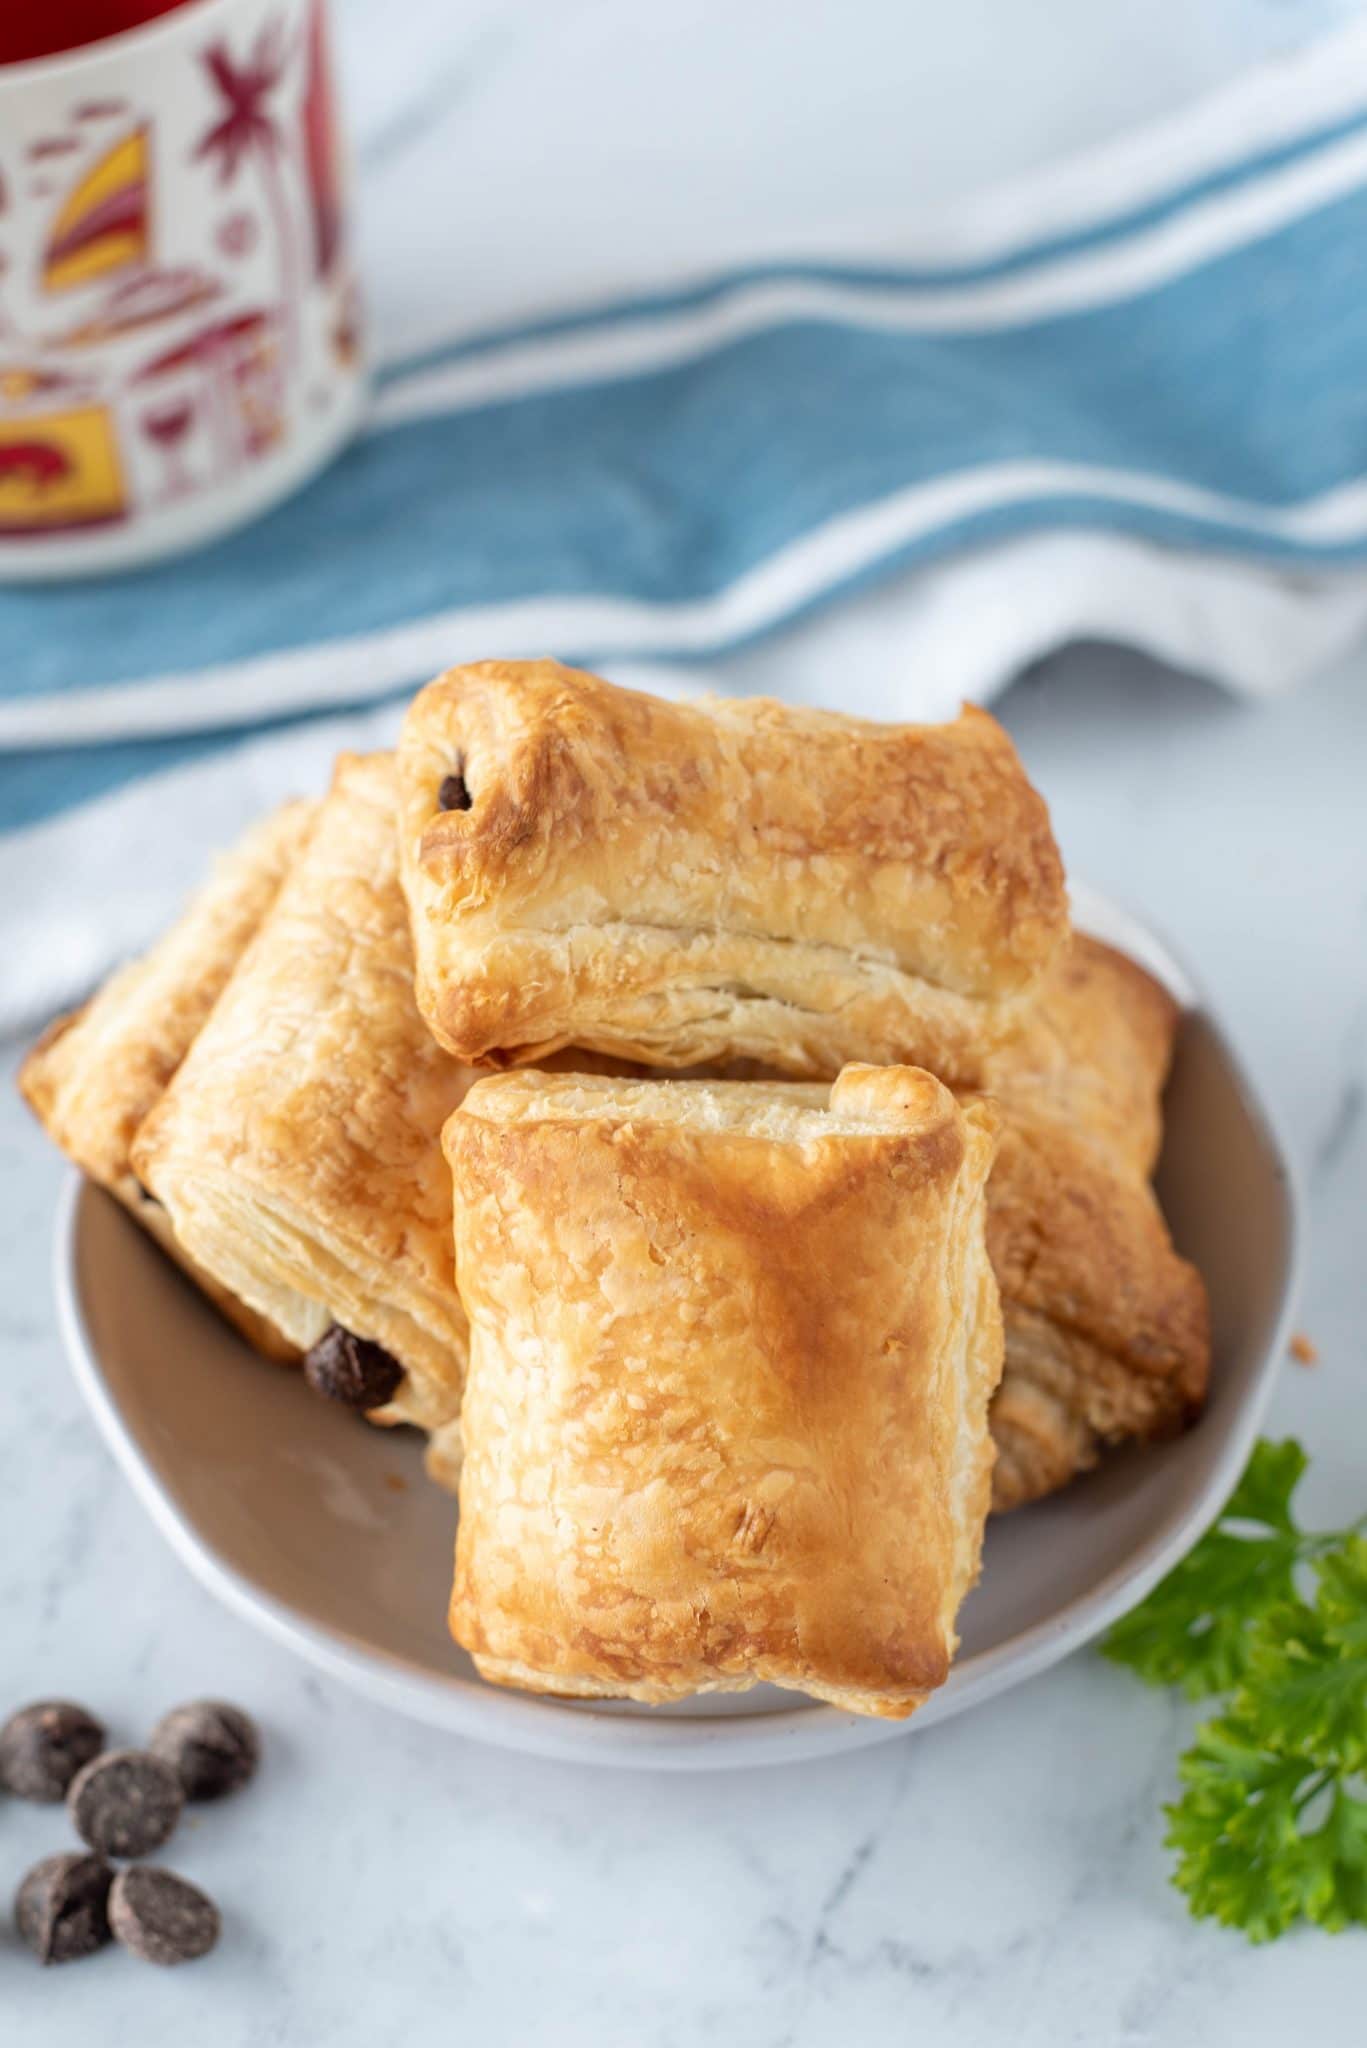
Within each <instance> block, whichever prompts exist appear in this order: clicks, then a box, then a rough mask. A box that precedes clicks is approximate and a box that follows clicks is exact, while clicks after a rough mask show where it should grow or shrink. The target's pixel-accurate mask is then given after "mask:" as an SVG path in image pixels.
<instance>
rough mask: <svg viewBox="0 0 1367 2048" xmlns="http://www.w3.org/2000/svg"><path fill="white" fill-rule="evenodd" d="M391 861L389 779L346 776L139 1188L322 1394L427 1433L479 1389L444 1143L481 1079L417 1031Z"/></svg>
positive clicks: (227, 1002) (143, 1166)
mask: <svg viewBox="0 0 1367 2048" xmlns="http://www.w3.org/2000/svg"><path fill="white" fill-rule="evenodd" d="M395 854H396V848H395V831H394V778H393V763H392V758H391V757H390V756H389V755H387V754H376V755H369V756H364V757H361V756H356V755H346V754H344V755H343V756H342V757H341V758H340V760H339V762H338V764H337V769H336V774H335V776H334V780H333V785H332V789H331V791H330V793H329V795H328V796H327V797H326V798H325V800H324V801H323V803H322V804H321V805H320V806H319V809H318V816H317V821H316V824H315V827H314V830H313V833H312V836H311V837H310V840H309V843H308V846H307V847H306V849H305V851H304V852H303V854H302V855H301V857H300V859H299V860H298V861H297V862H296V864H295V866H294V868H293V869H292V870H291V872H290V875H289V877H288V879H287V880H286V882H285V885H284V887H283V888H282V889H281V891H280V894H279V896H278V898H277V899H276V902H275V904H274V906H273V908H272V910H271V913H270V916H269V917H268V919H267V920H266V922H265V924H264V925H263V926H262V929H261V931H260V933H259V934H258V937H257V940H256V943H255V944H254V946H253V947H252V950H251V953H250V955H249V957H248V958H247V959H246V960H244V962H243V963H242V967H241V970H240V972H239V973H238V974H236V975H235V976H234V977H233V980H232V981H231V983H230V984H229V986H228V988H227V989H226V990H225V991H224V993H223V995H222V997H221V998H220V1000H219V1002H218V1003H217V1005H216V1006H215V1008H214V1011H213V1014H212V1016H211V1017H210V1018H209V1021H208V1023H207V1024H206V1025H205V1027H204V1029H203V1030H202V1031H201V1032H200V1034H199V1036H198V1038H197V1039H196V1040H195V1043H194V1045H193V1046H192V1047H191V1049H190V1053H189V1055H188V1057H187V1058H186V1060H185V1062H184V1064H183V1065H182V1067H181V1069H180V1071H179V1073H178V1074H177V1075H176V1078H175V1080H174V1081H173V1082H172V1084H171V1086H170V1087H169V1088H168V1089H167V1091H166V1093H165V1095H164V1096H163V1097H162V1100H161V1101H160V1103H159V1104H158V1105H157V1108H156V1109H155V1110H154V1111H153V1113H152V1115H151V1116H150V1117H149V1118H148V1120H147V1122H146V1123H145V1124H144V1125H143V1126H142V1129H141V1131H140V1132H139V1133H138V1136H137V1139H136V1141H135V1144H134V1148H133V1167H134V1171H135V1172H136V1173H137V1175H138V1177H139V1178H140V1179H141V1180H142V1181H143V1182H144V1183H145V1185H146V1186H147V1187H149V1188H150V1189H151V1191H152V1193H153V1194H154V1195H155V1196H156V1197H157V1199H158V1200H159V1201H160V1202H162V1203H164V1205H165V1207H166V1209H167V1211H168V1212H169V1214H170V1216H171V1220H172V1222H173V1224H174V1227H175V1231H176V1235H177V1237H178V1238H179V1239H180V1241H181V1243H182V1244H183V1245H185V1247H186V1248H187V1249H188V1251H189V1252H190V1253H191V1255H192V1256H193V1257H194V1258H195V1259H196V1260H197V1261H198V1262H199V1264H200V1265H201V1266H203V1267H204V1268H205V1269H206V1271H208V1272H209V1273H211V1274H213V1275H214V1276H215V1278H216V1279H217V1280H218V1281H219V1282H220V1283H221V1284H222V1285H223V1286H226V1287H228V1288H231V1290H232V1291H233V1293H234V1294H236V1295H238V1296H240V1297H241V1299H242V1300H243V1301H246V1302H249V1303H250V1304H251V1305H252V1307H253V1308H255V1309H257V1310H258V1311H259V1312H260V1313H261V1314H263V1315H265V1316H268V1317H269V1318H270V1320H271V1321H272V1322H273V1323H274V1324H275V1325H276V1326H277V1327H278V1328H280V1329H281V1330H284V1331H285V1332H286V1333H287V1335H288V1336H289V1338H290V1339H291V1341H292V1342H293V1343H295V1344H296V1345H298V1347H299V1349H300V1350H301V1351H303V1352H305V1353H306V1354H308V1355H307V1357H306V1359H305V1369H306V1371H307V1372H308V1374H309V1377H310V1380H311V1381H312V1382H313V1384H314V1385H315V1386H317V1387H318V1388H319V1389H320V1390H322V1391H327V1392H330V1393H334V1394H336V1395H338V1396H339V1397H340V1398H342V1399H345V1400H348V1401H350V1402H351V1403H352V1404H353V1405H354V1406H356V1407H357V1408H360V1409H363V1410H365V1411H366V1412H368V1413H371V1414H373V1415H374V1416H375V1417H376V1419H378V1420H381V1421H413V1422H418V1423H421V1424H422V1425H424V1426H425V1427H429V1428H431V1427H436V1426H438V1425H440V1424H442V1423H444V1422H447V1421H449V1420H450V1419H451V1418H452V1417H453V1416H454V1414H455V1413H456V1411H457V1410H458V1408H459V1405H460V1393H461V1385H462V1381H463V1378H464V1371H465V1348H466V1330H465V1317H464V1314H463V1312H462V1310H461V1306H460V1302H459V1299H458V1297H457V1295H456V1290H455V1281H454V1276H453V1273H452V1253H451V1192H450V1181H449V1177H448V1175H447V1172H446V1169H445V1166H444V1164H443V1161H442V1156H441V1145H440V1132H441V1127H442V1124H443V1122H444V1120H445V1118H446V1117H447V1116H448V1115H449V1114H450V1112H451V1110H453V1109H454V1108H455V1106H456V1104H457V1103H458V1102H459V1101H460V1099H461V1096H462V1095H463V1094H464V1092H465V1090H466V1088H467V1087H468V1086H469V1083H470V1080H471V1078H472V1077H471V1075H470V1074H469V1073H468V1072H467V1071H466V1070H465V1069H464V1068H462V1067H460V1066H458V1065H457V1063H456V1062H455V1061H454V1060H452V1059H450V1058H449V1057H448V1056H447V1055H446V1054H445V1053H444V1052H442V1050H441V1049H440V1047H439V1046H437V1045H436V1044H435V1043H434V1041H433V1039H432V1037H431V1035H430V1034H429V1032H428V1031H427V1028H426V1026H425V1025H424V1024H423V1021H422V1019H421V1017H420V1016H419V1015H418V1011H417V1006H416V1004H415V1002H414V999H413V969H412V958H411V950H410V942H409V936H408V924H407V919H406V917H405V915H404V908H403V899H402V896H401V894H400V891H399V883H398V876H397V872H396V859H395Z"/></svg>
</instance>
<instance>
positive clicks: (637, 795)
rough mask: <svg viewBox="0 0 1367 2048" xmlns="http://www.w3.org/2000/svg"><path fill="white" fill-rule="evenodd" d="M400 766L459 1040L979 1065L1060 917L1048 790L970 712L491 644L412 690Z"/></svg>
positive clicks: (961, 1068)
mask: <svg viewBox="0 0 1367 2048" xmlns="http://www.w3.org/2000/svg"><path fill="white" fill-rule="evenodd" d="M399 770H400V790H401V798H400V803H401V863H402V873H403V882H404V888H405V891H406V894H407V897H408V903H409V908H410V911H411V914H412V921H413V934H414V944H415V951H416V956H417V985H418V1001H419V1004H420V1007H421V1009H422V1011H423V1014H424V1016H425V1017H426V1018H427V1020H428V1022H429V1024H430V1025H431V1027H432V1029H433V1031H434V1032H435V1034H436V1035H437V1037H438V1038H439V1039H440V1040H441V1042H442V1043H443V1044H444V1045H445V1046H446V1047H447V1048H448V1049H449V1050H450V1051H451V1052H452V1053H453V1054H454V1055H456V1056H457V1057H459V1058H461V1059H463V1060H470V1061H475V1062H483V1063H486V1064H490V1065H499V1066H504V1065H511V1064H518V1063H528V1064H534V1063H536V1062H537V1061H539V1060H540V1059H541V1058H542V1057H543V1056H544V1055H545V1054H546V1053H547V1052H549V1051H551V1050H553V1049H554V1048H556V1047H558V1046H564V1045H569V1044H571V1043H578V1044H581V1045H589V1046H593V1047H595V1048H597V1049H599V1050H600V1051H603V1052H605V1053H609V1054H614V1055H617V1056H619V1057H622V1058H626V1059H634V1060H640V1061H643V1062H645V1063H646V1064H647V1065H653V1066H659V1067H676V1068H677V1067H686V1066H691V1065H695V1064H699V1063H702V1062H709V1061H715V1060H733V1059H737V1058H743V1059H753V1060H758V1061H762V1062H764V1063H765V1064H766V1065H767V1066H769V1067H771V1068H777V1069H779V1070H781V1071H782V1072H784V1073H788V1074H794V1075H807V1076H815V1077H819V1078H829V1076H830V1075H831V1074H833V1073H835V1072H837V1071H838V1070H839V1068H840V1067H841V1066H842V1064H844V1063H845V1062H846V1061H849V1060H868V1061H872V1062H876V1063H887V1062H896V1061H908V1062H915V1063H917V1064H920V1065H923V1066H927V1067H931V1068H933V1069H934V1071H935V1072H936V1073H937V1074H940V1075H942V1076H943V1077H944V1078H946V1079H947V1080H950V1081H953V1082H956V1083H965V1084H968V1085H974V1084H975V1083H976V1082H977V1081H978V1080H979V1079H980V1078H981V1067H982V1056H983V1053H984V1051H985V1049H986V1048H987V1047H988V1046H989V1045H990V1044H991V1043H993V1042H994V1041H995V1040H997V1039H998V1038H1000V1037H1001V1036H1002V1035H1003V1034H1004V1033H1005V1032H1006V1031H1008V1030H1009V1028H1010V1024H1011V1020H1012V1017H1013V1015H1014V1013H1015V1010H1016V1008H1017V1007H1018V1005H1019V1002H1020V999H1021V998H1022V997H1024V996H1026V995H1028V993H1029V992H1030V991H1031V990H1032V989H1033V988H1034V987H1035V986H1036V985H1037V984H1038V982H1039V980H1040V978H1041V976H1042V975H1043V974H1044V973H1045V972H1046V971H1047V969H1048V968H1049V966H1050V964H1051V963H1052V961H1053V960H1054V959H1055V957H1056V956H1057V954H1058V953H1059V951H1060V949H1061V947H1062V945H1063V943H1064V940H1065V936H1066V930H1067V905H1066V899H1065V893H1064V884H1063V870H1062V866H1061V864H1060V861H1059V856H1058V849H1057V848H1056V846H1055V844H1054V840H1053V835H1052V833H1051V831H1050V828H1049V817H1048V812H1047V811H1046V809H1045V806H1044V803H1043V801H1042V799H1041V798H1040V797H1039V796H1038V794H1037V793H1036V791H1035V790H1034V789H1033V788H1032V787H1031V785H1030V783H1029V782H1028V781H1027V779H1026V777H1025V774H1024V771H1023V770H1022V768H1021V765H1020V762H1019V760H1018V759H1017V757H1016V753H1015V750H1014V748H1013V747H1012V745H1011V742H1010V740H1009V739H1008V738H1007V736H1006V734H1005V733H1004V732H1003V731H1002V729H1001V727H1000V726H999V725H998V724H997V723H996V721H995V720H994V719H992V718H990V717H989V716H988V715H987V713H986V712H982V711H974V710H967V711H965V712H964V713H963V715H962V716H961V717H960V718H958V719H956V720H955V721H954V722H953V723H952V724H948V725H924V726H918V725H878V724H873V723H871V722H869V721H867V720H863V719H856V718H848V717H844V716H842V715H840V714H838V713H835V712H827V711H806V710H798V709H793V708H790V707H788V706H784V705H781V704H776V703H772V702H769V701H767V700H761V699H755V700H736V699H729V698H721V697H714V698H709V699H706V700H703V701H700V702H694V703H679V704H676V703H667V702H665V701H663V700H661V699H659V698H655V697H650V696H644V695H641V694H638V693H637V692H635V691H630V690H621V689H616V688H614V687H613V686H612V685H611V684H609V683H605V682H602V681H600V680H599V679H598V678H597V677H596V676H591V675H585V674H583V673H581V672H579V671H577V670H573V669H567V668H562V667H561V666H560V665H559V664H558V663H555V662H549V661H541V662H485V663H481V664H479V665H477V666H474V667H470V668H459V669H452V670H451V671H450V672H449V673H448V674H446V675H444V676H442V677H440V678H439V679H438V680H437V681H436V682H434V683H431V684H429V685H428V687H427V688H426V689H425V690H423V691H421V692H420V693H419V695H418V696H417V698H416V699H415V700H414V702H413V704H412V705H411V706H410V708H409V712H408V715H407V718H406V720H405V723H404V730H403V737H402V741H401V744H400V749H399Z"/></svg>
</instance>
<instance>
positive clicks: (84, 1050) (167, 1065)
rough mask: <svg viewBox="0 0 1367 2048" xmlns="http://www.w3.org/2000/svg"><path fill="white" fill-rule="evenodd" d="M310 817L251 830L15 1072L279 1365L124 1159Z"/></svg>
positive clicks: (71, 1148) (292, 809)
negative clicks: (173, 917)
mask: <svg viewBox="0 0 1367 2048" xmlns="http://www.w3.org/2000/svg"><path fill="white" fill-rule="evenodd" d="M313 812H314V806H313V805H312V804H309V803H303V802H296V803H287V804H284V805H282V806H281V808H280V809H279V810H277V811H275V812H273V813H272V814H271V816H270V817H268V818H265V819H263V820H262V822H261V823H260V824H258V825H255V826H253V827H252V829H251V830H250V831H249V832H247V833H246V834H245V835H244V837H243V838H242V839H241V840H240V842H239V843H238V844H237V845H236V846H235V847H234V848H233V849H232V850H231V852H229V853H226V854H223V855H221V856H220V858H219V860H218V861H217V863H216V864H215V867H214V870H213V873H212V874H211V876H210V878H209V880H208V881H207V882H206V883H205V885H204V887H203V888H202V889H200V890H199V892H198V893H197V894H196V895H195V896H194V897H193V899H192V900H191V902H190V904H189V905H188V907H187V909H186V910H185V912H184V914H183V915H182V916H181V918H180V919H179V920H178V922H177V923H176V924H174V925H173V926H172V927H171V929H170V930H169V931H168V932H167V933H166V934H165V935H164V936H163V937H162V938H161V939H159V940H158V942H157V943H156V945H155V946H153V947H152V948H151V950H150V951H149V952H147V953H146V954H144V955H143V956H142V958H141V959H138V960H133V961H130V962H129V964H128V965H127V966H126V967H123V968H120V969H119V971H118V972H117V973H116V974H114V975H111V977H110V979H109V980H108V981H107V982H106V983H105V984H104V986H103V988H101V989H100V990H99V992H98V993H97V994H96V995H94V996H92V997H91V999H90V1001H89V1002H88V1003H86V1004H85V1005H84V1007H83V1008H82V1009H79V1010H76V1011H74V1012H73V1013H72V1014H71V1015H70V1016H68V1017H59V1018H58V1019H57V1021H56V1022H55V1023H54V1024H51V1025H50V1026H49V1027H48V1029H47V1031H46V1032H45V1033H44V1034H43V1036H42V1038H41V1039H40V1040H39V1041H38V1043H37V1045H35V1046H34V1048H33V1050H32V1052H31V1053H30V1054H29V1056H28V1058H27V1059H26V1060H25V1061H24V1064H23V1066H22V1067H21V1068H20V1070H19V1086H20V1089H21V1090H22V1092H23V1094H24V1096H25V1098H26V1100H27V1101H28V1103H29V1105H30V1107H31V1108H32V1110H33V1111H34V1114H35V1115H36V1116H37V1118H38V1120H39V1122H40V1123H41V1124H42V1125H43V1127H44V1129H45V1130H46V1131H47V1133H48V1135H49V1136H50V1137H51V1138H52V1139H53V1140H54V1142H55V1143H56V1144H58V1145H60V1147H61V1149H62V1150H63V1151H64V1152H65V1153H66V1154H67V1157H68V1158H69V1159H72V1160H73V1161H74V1162H75V1164H76V1165H77V1166H79V1167H80V1168H81V1170H82V1171H83V1172H84V1173H87V1174H88V1175H89V1176H90V1178H91V1179H92V1180H95V1181H98V1182H99V1183H100V1185H101V1186H102V1187H105V1188H108V1189H109V1191H110V1193H111V1194H114V1195H117V1197H118V1198H119V1200H120V1201H121V1202H122V1203H123V1204H124V1206H125V1207H126V1208H127V1209H128V1210H129V1211H130V1213H131V1214H132V1215H133V1216H135V1217H136V1218H137V1220H138V1222H139V1223H141V1224H142V1226H143V1228H144V1229H145V1230H147V1231H148V1232H149V1233H150V1234H151V1235H152V1236H153V1237H154V1238H155V1239H156V1240H157V1242H158V1243H159V1244H160V1245H161V1246H162V1247H163V1248H164V1249H165V1250H166V1251H168V1252H169V1253H170V1254H171V1256H172V1257H173V1258H175V1259H177V1260H178V1261H179V1263H180V1264H181V1265H182V1266H183V1267H185V1269H186V1271H187V1272H189V1273H190V1274H191V1275H192V1277H193V1278H194V1279H195V1280H197V1281H198V1283H199V1285H200V1286H201V1287H202V1288H204V1290H205V1292H206V1293H207V1294H209V1295H210V1297H211V1298H212V1299H213V1300H214V1301H215V1302H216V1304H217V1306H218V1307H219V1308H220V1309H222V1311H223V1313H224V1314H225V1315H227V1316H228V1317H229V1319H230V1320H231V1321H232V1322H234V1323H236V1324H237V1326H238V1327H239V1329H241V1330H242V1331H243V1333H244V1334H245V1335H246V1336H247V1337H248V1338H249V1339H250V1341H251V1342H252V1343H254V1344H255V1345H256V1346H257V1348H258V1349H259V1350H262V1351H266V1352H268V1353H270V1354H271V1355H272V1356H276V1357H286V1358H289V1357H294V1356H295V1355H296V1354H295V1352H294V1348H293V1346H292V1345H290V1344H289V1343H288V1342H287V1340H286V1339H285V1338H284V1337H282V1336H281V1334H280V1332H279V1331H278V1330H276V1329H274V1328H273V1327H272V1326H271V1325H270V1324H269V1323H268V1322H266V1321H264V1320H263V1319H262V1318H261V1317H260V1316H258V1315H256V1314H254V1313H253V1312H252V1311H251V1310H250V1309H248V1308H247V1307H246V1306H245V1305H244V1304H243V1303H242V1302H239V1301H237V1300H235V1299H234V1297H233V1296H232V1295H231V1294H230V1293H228V1292H227V1291H226V1290H225V1289H224V1288H222V1287H220V1286H219V1285H218V1284H217V1283H216V1282H214V1281H213V1280H211V1279H210V1278H209V1276H208V1275H207V1274H206V1273H204V1272H203V1271H202V1270H201V1269H199V1268H198V1267H197V1266H196V1265H195V1264H194V1262H193V1260H192V1259H190V1258H189V1257H188V1256H187V1255H186V1253H185V1251H184V1248H183V1247H182V1246H181V1245H180V1244H179V1243H178V1242H177V1240H176V1238H175V1235H174V1233H173V1231H172V1230H171V1226H170V1223H169V1221H168V1218H167V1215H166V1211H165V1209H164V1208H163V1207H162V1206H161V1204H160V1203H159V1202H158V1201H156V1200H155V1199H154V1198H153V1197H152V1196H151V1195H150V1194H149V1193H148V1191H147V1189H146V1188H145V1187H143V1186H142V1185H141V1184H140V1183H139V1181H138V1179H137V1176H136V1174H135V1172H134V1169H133V1165H132V1161H131V1157H130V1154H131V1150H132V1145H133V1140H134V1137H135V1136H136V1134H137V1131H138V1128H139V1126H140V1125H141V1124H142V1122H143V1120H144V1118H145V1117H146V1116H147V1115H148V1114H149V1112H150V1111H151V1110H152V1109H153V1108H154V1107H155V1105H156V1104H157V1102H158V1101H159V1100H160V1099H161V1096H162V1094H163V1093H164V1091H165V1089H166V1087H167V1085H168V1083H169V1082H170V1081H171V1079H172V1077H173V1076H174V1074H175V1073H176V1071H177V1069H178V1068H179V1066H180V1064H181V1062H182V1060H183V1059H184V1058H185V1055H186V1054H187V1052H188V1051H189V1049H190V1047H191V1045H192V1044H193V1043H194V1040H195V1038H196V1036H197V1034H198V1033H199V1032H200V1030H201V1029H202V1028H203V1026H204V1023H205V1020H206V1019H207V1018H208V1016H209V1013H210V1012H211V1010H212V1009H213V1007H214V1004H215V1003H216V1002H217V1000H218V997H219V995H220V993H221V992H222V990H223V987H224V985H225V984H226V982H227V981H228V978H229V976H230V975H231V974H232V972H233V970H234V968H235V967H236V966H237V963H238V961H239V959H240V958H241V956H242V954H243V952H244V951H245V949H246V947H247V945H248V942H249V941H250V939H251V938H252V936H253V934H254V933H255V932H256V930H257V928H258V926H259V925H260V924H261V921H262V919H263V918H264V917H265V915H266V913H267V911H268V910H269V909H270V906H271V904H272V903H273V902H274V900H275V896H276V893H277V891H278V890H279V887H280V884H281V882H282V880H283V879H284V876H285V875H286V873H287V872H288V870H289V868H290V866H291V865H292V863H293V862H294V861H295V860H296V859H297V857H298V854H299V851H300V849H301V847H302V846H303V844H304V842H305V840H306V838H307V836H308V832H309V830H310V828H311V825H312V820H313Z"/></svg>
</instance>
